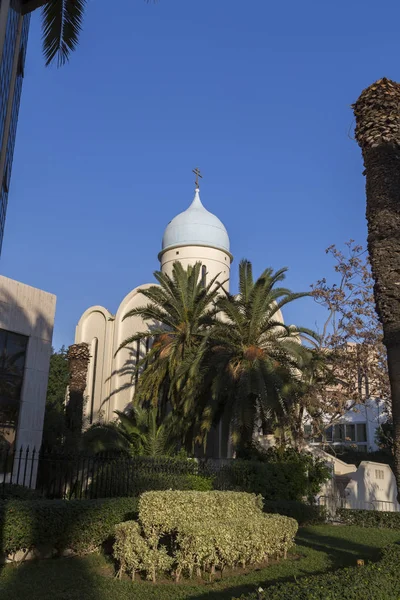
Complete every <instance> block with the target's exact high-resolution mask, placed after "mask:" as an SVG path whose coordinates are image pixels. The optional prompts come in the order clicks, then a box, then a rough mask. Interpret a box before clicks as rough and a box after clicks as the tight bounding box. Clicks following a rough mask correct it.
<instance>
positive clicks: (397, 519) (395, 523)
mask: <svg viewBox="0 0 400 600" xmlns="http://www.w3.org/2000/svg"><path fill="white" fill-rule="evenodd" d="M336 516H337V517H338V518H339V519H340V521H341V522H342V523H345V524H346V525H360V526H361V527H382V528H385V529H400V513H398V512H383V511H382V512H381V511H377V510H352V509H349V508H340V509H338V511H337V513H336Z"/></svg>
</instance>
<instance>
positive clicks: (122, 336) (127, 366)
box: [75, 189, 233, 456]
mask: <svg viewBox="0 0 400 600" xmlns="http://www.w3.org/2000/svg"><path fill="white" fill-rule="evenodd" d="M159 260H160V268H161V271H162V272H163V273H166V274H168V275H171V274H172V267H173V264H174V262H177V261H179V262H181V263H182V265H183V266H184V267H187V266H189V265H194V264H195V263H196V262H201V263H202V271H201V277H202V281H203V282H204V283H205V284H207V283H208V282H209V281H210V280H211V279H212V278H214V277H217V280H216V281H217V283H220V284H221V285H223V287H224V288H225V289H226V290H227V291H229V277H230V267H231V262H232V260H233V257H232V255H231V253H230V248H229V237H228V233H227V231H226V229H225V227H224V225H223V224H222V223H221V221H220V220H219V219H218V218H217V217H216V216H215V215H213V214H212V213H210V212H209V211H207V210H206V209H205V208H204V206H203V205H202V203H201V201H200V194H199V190H198V189H196V192H195V197H194V200H193V202H192V204H191V205H190V206H189V208H188V209H187V210H186V211H184V212H182V213H180V214H179V215H178V216H177V217H175V219H173V220H172V221H171V222H170V223H169V224H168V226H167V228H166V230H165V232H164V236H163V241H162V249H161V252H160V253H159ZM150 285H155V284H145V285H140V286H138V287H136V288H134V289H133V290H132V291H131V292H129V294H127V296H125V298H124V299H123V300H122V302H121V304H120V306H119V308H118V310H117V312H116V314H115V315H113V314H111V313H110V312H109V311H108V310H107V309H106V308H104V307H102V306H93V307H91V308H89V309H88V310H86V311H85V312H84V313H83V315H82V317H81V318H80V320H79V322H78V325H77V327H76V334H75V343H81V342H86V343H87V344H88V345H89V348H90V353H91V360H90V364H89V369H88V377H87V388H86V398H87V402H86V405H85V416H86V421H87V423H88V424H91V423H95V422H98V421H104V422H108V421H111V420H113V419H114V418H115V415H114V411H115V410H120V411H123V410H125V409H126V408H127V406H128V405H129V403H130V402H131V400H132V397H133V393H134V385H135V381H134V377H132V367H134V365H135V364H136V363H137V361H138V360H140V359H141V358H142V357H143V356H144V355H145V354H146V352H147V351H148V347H146V343H145V342H144V343H140V344H136V343H134V344H131V345H130V346H127V347H126V348H122V349H121V350H119V348H120V346H121V344H122V343H123V342H124V341H125V340H126V339H128V338H129V337H131V336H132V335H134V334H136V333H138V332H140V331H146V330H147V327H148V325H147V324H146V323H144V322H143V320H142V319H141V318H140V317H129V318H128V319H124V316H125V315H126V314H127V313H128V312H129V311H130V310H132V309H133V308H137V307H138V306H143V305H146V304H147V303H148V300H147V299H146V298H145V297H144V296H143V294H141V293H140V290H141V289H144V288H148V287H150ZM147 346H148V345H147ZM216 433H217V432H216ZM224 437H225V439H226V438H227V432H226V434H225V436H224ZM213 447H214V450H213V454H214V455H215V454H219V455H220V456H221V455H223V456H226V449H225V450H221V439H220V434H218V433H217V437H215V435H214V441H213Z"/></svg>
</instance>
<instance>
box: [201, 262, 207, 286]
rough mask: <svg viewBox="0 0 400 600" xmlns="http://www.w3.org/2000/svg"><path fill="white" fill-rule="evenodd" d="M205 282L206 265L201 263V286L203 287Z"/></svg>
mask: <svg viewBox="0 0 400 600" xmlns="http://www.w3.org/2000/svg"><path fill="white" fill-rule="evenodd" d="M206 283H207V267H206V265H203V266H202V267H201V286H202V287H203V288H205V287H206Z"/></svg>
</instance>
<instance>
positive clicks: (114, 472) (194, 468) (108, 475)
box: [89, 456, 213, 498]
mask: <svg viewBox="0 0 400 600" xmlns="http://www.w3.org/2000/svg"><path fill="white" fill-rule="evenodd" d="M98 460H99V466H98V468H97V470H96V473H95V475H94V477H93V481H92V483H91V485H90V489H89V494H91V495H92V496H95V497H98V498H103V497H114V498H117V497H122V496H139V495H140V494H142V493H143V492H148V491H153V490H154V491H157V490H160V491H161V490H170V489H172V490H197V491H208V490H212V489H213V473H212V472H211V470H210V469H208V467H207V465H206V464H204V463H199V462H197V461H196V460H188V459H185V458H170V457H162V458H152V457H151V458H150V457H141V456H135V457H129V458H121V457H115V458H110V457H107V458H105V459H104V461H103V462H102V461H101V459H98Z"/></svg>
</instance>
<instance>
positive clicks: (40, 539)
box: [0, 498, 137, 554]
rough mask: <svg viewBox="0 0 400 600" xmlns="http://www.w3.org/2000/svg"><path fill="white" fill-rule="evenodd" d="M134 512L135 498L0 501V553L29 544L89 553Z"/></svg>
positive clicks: (133, 514) (14, 550) (26, 546)
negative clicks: (0, 529)
mask: <svg viewBox="0 0 400 600" xmlns="http://www.w3.org/2000/svg"><path fill="white" fill-rule="evenodd" d="M136 514H137V500H136V499H135V498H119V499H109V500H71V501H68V500H32V501H21V500H11V501H6V500H5V501H0V523H1V524H2V525H1V528H2V532H1V539H0V552H2V553H4V554H11V553H13V552H16V551H18V550H26V549H29V548H32V547H36V548H40V547H45V548H49V549H53V548H55V549H56V550H58V551H62V550H64V549H66V548H70V549H71V550H73V551H75V552H78V553H86V552H90V551H92V550H94V549H96V548H98V547H99V546H101V544H102V543H103V542H104V541H105V540H107V538H109V537H110V536H111V535H112V534H113V533H114V527H115V525H116V524H117V523H120V522H121V521H126V520H128V519H132V518H134V516H135V515H136Z"/></svg>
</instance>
